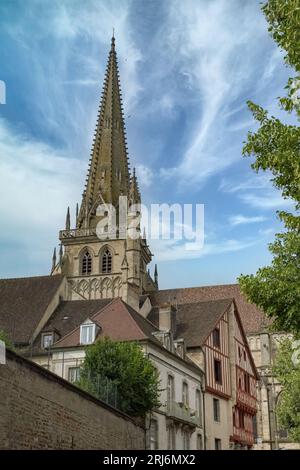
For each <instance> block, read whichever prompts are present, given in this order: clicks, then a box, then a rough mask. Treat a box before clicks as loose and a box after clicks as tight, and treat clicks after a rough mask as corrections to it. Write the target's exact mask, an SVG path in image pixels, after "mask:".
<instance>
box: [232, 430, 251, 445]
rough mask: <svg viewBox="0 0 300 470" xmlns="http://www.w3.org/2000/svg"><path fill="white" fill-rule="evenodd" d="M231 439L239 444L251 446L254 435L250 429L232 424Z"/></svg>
mask: <svg viewBox="0 0 300 470" xmlns="http://www.w3.org/2000/svg"><path fill="white" fill-rule="evenodd" d="M233 440H234V441H236V442H239V443H240V444H245V445H249V446H252V445H253V444H254V435H253V433H252V432H250V431H246V430H245V429H241V428H237V427H236V426H233Z"/></svg>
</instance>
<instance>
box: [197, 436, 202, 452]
mask: <svg viewBox="0 0 300 470" xmlns="http://www.w3.org/2000/svg"><path fill="white" fill-rule="evenodd" d="M197 450H203V438H202V434H197Z"/></svg>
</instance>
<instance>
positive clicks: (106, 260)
mask: <svg viewBox="0 0 300 470" xmlns="http://www.w3.org/2000/svg"><path fill="white" fill-rule="evenodd" d="M111 266H112V256H111V252H110V250H109V249H108V248H106V250H105V251H104V252H103V253H102V258H101V271H102V272H103V273H111Z"/></svg>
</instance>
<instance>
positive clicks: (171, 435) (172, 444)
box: [168, 426, 176, 450]
mask: <svg viewBox="0 0 300 470" xmlns="http://www.w3.org/2000/svg"><path fill="white" fill-rule="evenodd" d="M168 449H169V450H175V449H176V435H175V428H174V426H169V427H168Z"/></svg>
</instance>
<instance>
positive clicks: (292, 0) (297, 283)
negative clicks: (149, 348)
mask: <svg viewBox="0 0 300 470" xmlns="http://www.w3.org/2000/svg"><path fill="white" fill-rule="evenodd" d="M262 10H263V12H264V14H265V16H266V19H267V21H268V22H269V31H270V33H271V35H272V37H273V38H274V40H275V41H276V42H277V43H278V45H279V46H280V47H281V48H282V49H284V50H285V53H286V55H285V61H286V63H287V65H289V66H290V67H291V70H292V68H294V69H295V71H296V73H299V72H300V28H299V25H300V0H269V1H268V2H267V3H265V4H264V5H263V7H262ZM286 90H287V94H286V96H285V97H283V98H280V99H279V107H281V108H282V109H283V110H285V111H287V112H288V113H293V114H294V115H295V118H297V119H298V120H299V118H300V77H299V76H298V75H296V76H294V77H292V78H290V79H289V81H288V84H287V86H286ZM248 106H249V109H250V111H251V112H252V114H253V116H254V118H255V119H256V121H257V122H258V124H259V128H258V130H257V131H256V132H254V133H252V132H249V133H248V138H247V142H246V143H245V145H244V148H243V155H244V156H246V157H254V158H255V161H254V162H253V163H252V168H253V169H254V170H255V171H256V172H258V171H269V172H270V173H271V174H272V177H271V181H272V182H273V185H274V186H275V187H276V188H277V189H279V190H280V191H281V193H282V196H283V197H284V198H289V199H290V200H291V201H292V202H293V203H294V210H293V211H292V212H284V211H278V215H279V218H280V219H281V221H282V222H283V224H284V227H285V230H284V232H283V233H280V234H277V235H276V239H275V241H274V242H273V243H272V244H270V245H269V250H270V252H271V253H272V255H273V260H272V263H271V265H270V266H267V267H263V268H261V269H259V270H258V272H257V273H256V275H242V276H240V278H239V283H240V287H241V290H242V292H243V293H244V294H245V296H246V297H247V298H248V300H249V301H251V302H253V303H255V304H256V305H258V306H259V307H260V308H262V309H263V310H264V312H265V313H266V314H267V315H268V316H269V317H271V318H272V319H273V321H274V322H273V325H274V328H276V329H279V330H284V331H288V332H293V333H295V334H299V333H300V314H299V312H300V215H299V211H300V127H299V126H298V125H290V124H285V123H283V122H281V121H280V120H279V119H278V118H276V117H274V116H269V113H268V111H267V110H265V109H263V108H262V107H261V106H258V105H257V104H254V103H252V102H250V101H249V102H248ZM297 119H295V122H296V121H297Z"/></svg>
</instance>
